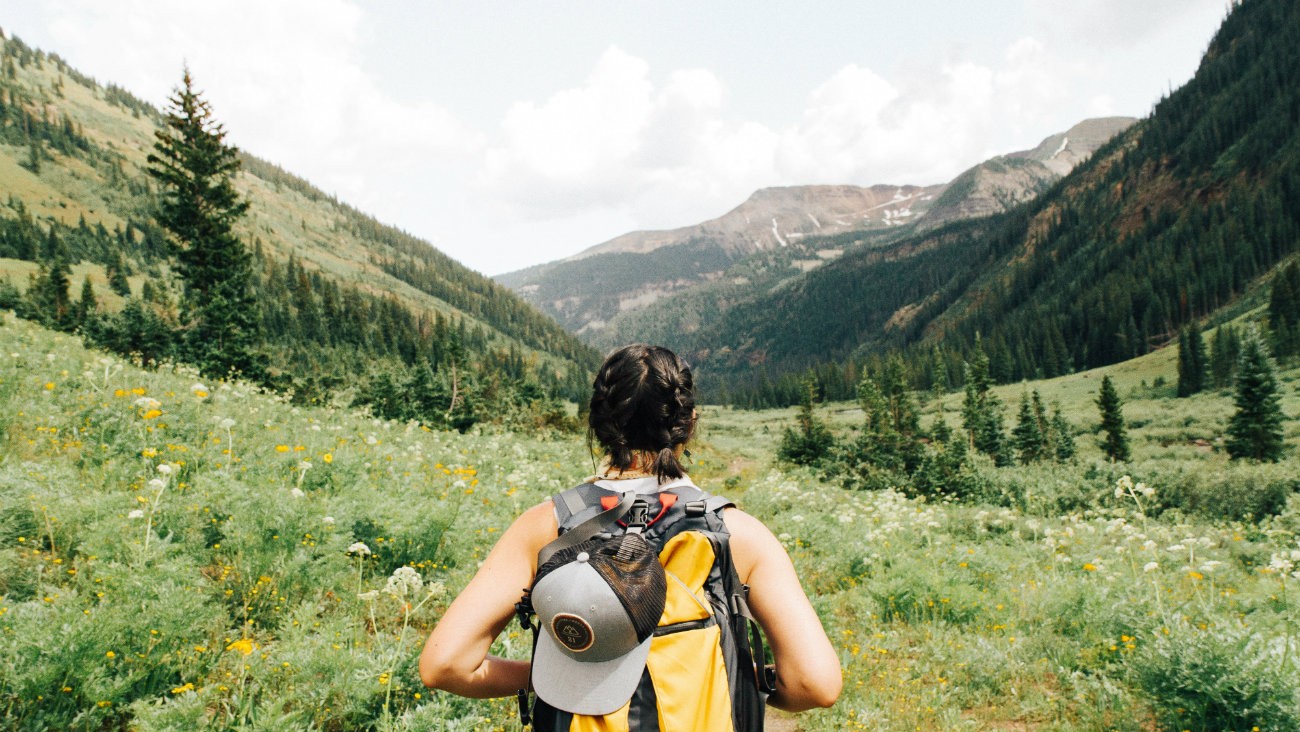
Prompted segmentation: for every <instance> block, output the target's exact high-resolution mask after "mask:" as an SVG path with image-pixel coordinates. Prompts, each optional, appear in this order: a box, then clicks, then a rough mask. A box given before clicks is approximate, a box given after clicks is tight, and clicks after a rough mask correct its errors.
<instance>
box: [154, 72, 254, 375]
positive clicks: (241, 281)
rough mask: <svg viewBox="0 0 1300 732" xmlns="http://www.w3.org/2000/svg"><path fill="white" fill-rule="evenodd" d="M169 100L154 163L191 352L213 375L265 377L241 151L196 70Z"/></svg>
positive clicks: (186, 342)
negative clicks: (239, 188) (244, 234)
mask: <svg viewBox="0 0 1300 732" xmlns="http://www.w3.org/2000/svg"><path fill="white" fill-rule="evenodd" d="M168 101H169V102H170V105H171V106H170V108H169V109H168V110H167V116H166V118H165V119H164V123H165V126H164V127H163V129H161V130H158V131H157V132H156V133H154V134H155V137H156V139H155V141H154V151H153V153H151V154H150V155H149V158H148V160H149V174H150V175H151V176H153V178H155V179H156V180H157V181H158V182H159V183H160V184H161V188H162V195H161V201H160V202H159V208H158V214H157V219H158V222H159V223H160V224H161V225H162V226H163V227H164V228H165V229H167V231H168V232H170V233H171V235H172V236H173V237H174V239H175V242H176V244H177V245H178V246H177V259H178V260H179V264H180V267H179V270H180V274H181V277H182V279H183V280H184V282H185V290H184V297H183V313H184V318H185V323H184V325H185V332H184V350H185V353H184V356H185V357H186V358H187V359H188V360H191V361H193V362H194V363H195V364H197V365H198V367H199V369H200V371H202V372H203V373H204V374H206V375H209V376H216V377H224V376H228V375H229V374H231V373H232V372H237V373H241V374H243V375H244V376H246V377H248V378H253V379H260V378H262V376H263V374H264V370H265V365H264V364H265V356H264V355H260V354H258V353H257V346H258V344H259V342H260V333H259V318H258V313H257V303H256V300H255V298H254V295H253V292H252V289H251V286H252V278H253V266H252V256H251V255H250V254H249V252H248V249H247V248H246V247H245V246H244V244H243V242H241V241H240V240H239V238H238V237H237V236H235V233H234V225H235V222H236V221H238V220H239V218H240V217H241V216H243V215H244V212H245V211H247V210H248V203H247V202H246V201H243V200H242V199H241V198H240V196H239V194H238V193H237V192H236V191H235V186H234V184H233V182H232V179H233V178H234V176H235V174H236V172H237V171H238V170H239V159H238V157H237V156H236V153H237V151H236V150H235V148H233V147H231V146H229V145H226V144H225V141H224V140H225V136H226V132H225V129H224V128H223V127H222V125H221V124H220V123H219V122H217V121H216V120H215V119H214V118H213V116H212V107H211V105H210V104H209V103H208V102H207V101H206V100H205V99H203V98H202V96H201V94H200V92H199V91H197V90H196V89H195V88H194V81H193V79H191V77H190V72H189V69H185V73H184V76H183V77H182V80H181V85H180V86H179V87H178V88H177V89H176V90H175V94H174V95H173V96H172V97H171V98H170V99H169V100H168Z"/></svg>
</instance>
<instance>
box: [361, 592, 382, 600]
mask: <svg viewBox="0 0 1300 732" xmlns="http://www.w3.org/2000/svg"><path fill="white" fill-rule="evenodd" d="M378 597H379V590H370V591H369V592H362V593H360V594H358V595H357V598H358V599H360V600H363V601H365V602H374V601H375V600H376V599H377V598H378Z"/></svg>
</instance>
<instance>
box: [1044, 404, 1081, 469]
mask: <svg viewBox="0 0 1300 732" xmlns="http://www.w3.org/2000/svg"><path fill="white" fill-rule="evenodd" d="M1049 430H1050V431H1049V434H1050V438H1049V439H1050V442H1051V445H1052V453H1053V455H1055V456H1056V461H1057V462H1061V463H1064V462H1068V461H1070V460H1072V459H1073V458H1074V453H1075V447H1074V427H1072V426H1071V425H1070V423H1069V422H1068V421H1066V419H1065V415H1063V414H1061V405H1060V404H1056V405H1054V407H1053V409H1052V420H1051V422H1050V423H1049Z"/></svg>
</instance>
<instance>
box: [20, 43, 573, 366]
mask: <svg viewBox="0 0 1300 732" xmlns="http://www.w3.org/2000/svg"><path fill="white" fill-rule="evenodd" d="M17 73H18V79H17V80H18V82H19V83H20V84H21V85H22V86H23V87H24V88H26V89H28V90H30V91H33V92H35V95H37V96H38V97H39V98H41V99H42V101H43V102H44V103H45V104H46V105H47V108H48V109H49V110H51V111H52V112H53V113H54V114H55V115H56V116H58V115H62V114H64V113H67V114H68V115H69V116H70V117H71V118H72V119H73V120H74V121H75V122H76V123H77V124H79V125H80V127H81V131H82V132H83V134H85V135H86V136H87V137H88V138H90V140H91V141H92V142H93V143H94V144H95V145H97V146H99V147H101V148H103V149H106V150H110V151H112V152H114V153H116V154H118V155H120V156H121V158H122V167H123V171H124V177H125V178H126V179H139V180H143V179H145V178H146V177H147V176H146V174H145V166H146V161H145V158H146V156H147V155H148V154H149V152H150V151H151V150H152V147H153V141H154V136H153V133H154V130H155V123H154V121H153V120H152V119H150V118H149V117H147V116H143V115H142V116H140V117H133V116H132V114H131V112H130V111H129V110H127V109H124V108H121V107H117V106H114V105H112V104H110V103H108V102H106V101H105V100H104V98H103V96H104V92H103V89H102V88H100V87H98V86H96V87H95V88H93V89H92V88H88V87H86V86H83V85H81V84H78V83H76V82H75V81H74V80H73V79H71V78H68V77H66V76H63V75H62V74H61V73H60V72H59V71H58V69H57V68H56V65H55V64H54V63H53V62H52V61H50V60H48V59H47V60H46V61H45V62H44V63H43V64H42V67H41V68H39V69H38V68H36V66H35V65H34V64H31V65H28V66H27V67H26V68H18V69H17ZM60 78H62V84H61V90H62V91H61V96H60V95H59V94H56V93H55V92H54V91H53V88H54V85H55V83H56V82H57V81H58V80H59V79H60ZM217 117H218V118H220V110H217ZM46 152H47V153H48V154H50V155H51V156H52V157H53V158H54V160H52V161H46V162H45V163H44V164H43V165H42V166H41V170H40V173H39V174H34V173H32V172H31V171H30V170H28V169H27V168H25V167H23V166H22V165H21V163H23V162H25V161H26V160H27V157H28V154H29V153H28V149H27V148H26V147H25V146H8V145H0V189H2V190H4V191H5V193H6V194H7V195H6V196H5V197H4V198H3V199H0V215H4V216H12V215H13V214H14V211H13V210H12V209H11V208H10V207H9V205H8V202H9V201H8V199H9V196H10V195H12V197H13V198H14V199H17V200H20V201H22V202H23V204H24V205H25V206H26V207H27V209H28V210H29V211H30V212H31V214H32V215H33V217H34V218H36V219H37V220H38V221H41V220H58V221H60V222H62V223H64V224H67V225H70V226H75V225H76V224H77V222H78V221H79V220H80V218H81V217H82V216H84V217H85V218H86V221H87V222H88V223H89V224H90V225H92V226H93V225H94V224H96V223H103V225H104V226H105V228H107V229H108V230H110V231H111V230H113V229H114V228H115V227H116V226H119V225H125V220H126V218H128V217H135V218H137V219H140V218H144V217H146V216H147V213H146V208H145V206H147V201H145V200H143V199H141V198H136V197H132V196H131V195H129V194H128V193H127V192H126V191H124V190H122V189H120V188H116V187H114V186H112V185H110V183H109V182H108V181H107V180H106V179H105V176H104V175H103V173H102V172H101V171H99V170H96V169H95V168H93V167H91V166H89V165H87V164H85V163H84V162H82V161H80V160H78V159H76V158H71V157H68V156H64V155H61V154H59V153H58V152H56V151H53V150H50V149H48V148H47V149H46ZM286 177H287V176H286ZM298 183H299V184H301V185H285V184H283V183H277V182H276V181H274V180H267V179H264V178H262V177H259V176H258V175H256V174H255V173H253V172H250V171H249V170H248V169H246V170H244V171H243V172H241V173H240V175H239V176H238V178H237V180H236V188H237V189H238V190H239V192H240V193H241V194H242V195H243V196H245V197H246V199H247V200H248V201H249V203H250V209H249V213H248V215H247V216H245V217H244V219H243V220H242V221H241V222H240V224H239V227H238V233H239V234H240V235H241V237H242V238H243V239H244V241H245V242H247V243H250V244H251V243H252V242H253V241H255V240H260V241H261V242H262V243H263V245H264V246H265V247H266V249H267V250H268V251H269V252H271V253H272V254H273V255H274V256H278V257H280V258H287V257H288V256H289V255H291V254H292V255H293V256H295V257H297V258H298V259H299V260H300V261H301V262H302V263H303V264H304V265H305V266H306V267H307V268H308V270H311V269H313V268H314V269H319V270H321V271H323V272H326V273H328V274H329V275H332V276H333V277H335V278H336V279H338V280H341V281H342V282H345V283H350V284H354V285H359V286H360V287H362V288H363V289H364V290H366V291H369V292H371V293H374V294H379V295H383V294H387V293H393V294H395V295H396V296H397V297H398V299H399V300H401V301H402V302H403V303H404V304H406V305H407V306H408V307H411V308H412V309H413V310H415V311H416V312H421V311H423V312H426V313H430V314H432V313H434V312H441V313H443V314H444V315H448V316H457V317H460V318H462V319H464V321H465V323H466V325H467V326H469V327H473V326H474V325H475V324H482V325H483V326H484V328H485V330H486V331H487V332H488V333H489V334H491V340H492V342H493V343H494V344H495V345H497V346H500V347H506V346H508V345H509V344H511V343H512V342H513V343H515V344H516V345H518V346H519V347H520V349H521V351H523V352H524V353H526V354H530V355H531V356H532V357H533V358H535V359H537V361H538V362H539V363H540V364H551V365H552V366H553V367H557V368H560V369H562V370H563V369H564V368H566V367H567V364H566V363H565V362H564V361H563V360H562V359H560V358H557V357H556V356H554V355H552V354H549V353H546V352H544V351H540V350H537V349H536V348H533V347H531V346H529V345H527V344H525V343H522V342H520V341H519V340H518V339H517V338H515V337H512V336H511V335H509V334H504V333H502V332H501V331H499V330H497V329H494V328H493V326H492V325H491V324H488V323H486V322H482V321H481V320H480V319H478V318H476V317H474V316H473V315H471V314H469V313H466V312H463V311H462V310H460V309H458V308H457V307H456V306H455V305H454V304H450V303H447V302H445V301H443V300H441V299H438V298H435V297H433V296H431V295H428V294H426V293H424V292H421V291H419V290H418V289H416V288H414V287H411V286H410V285H408V284H406V283H403V282H400V281H398V280H397V279H395V278H394V277H392V276H390V275H388V274H387V273H385V272H384V271H383V270H382V269H381V268H380V267H379V266H378V265H376V264H375V263H373V262H372V261H371V255H372V254H378V255H381V256H390V257H392V256H395V255H396V252H394V251H392V250H390V249H389V248H388V247H386V246H383V245H380V244H378V243H376V242H374V241H369V240H366V239H364V238H362V237H360V236H356V235H353V234H352V233H351V231H350V230H349V226H348V223H349V221H350V220H351V219H354V218H355V217H356V213H355V212H350V211H348V210H345V208H344V207H342V206H341V205H340V204H339V203H338V202H337V201H335V200H333V199H331V198H330V197H329V196H327V195H325V194H323V193H321V192H320V191H317V190H315V189H312V188H310V187H309V186H307V185H306V184H305V183H303V182H301V181H298ZM304 191H307V192H309V193H310V194H311V195H305V194H304ZM447 268H448V269H449V270H450V274H451V275H452V276H453V277H464V278H474V279H483V280H484V281H485V282H486V278H483V277H482V276H481V275H479V274H477V273H473V272H471V271H469V270H467V269H464V268H463V267H460V265H455V264H449V265H448V266H447ZM22 269H23V268H22V267H21V266H15V265H14V263H13V262H12V261H7V260H0V277H4V276H5V275H11V276H10V280H11V281H12V282H13V283H14V284H15V285H17V286H18V287H19V288H25V287H26V282H27V280H26V276H25V274H23V276H16V275H18V274H20V270H22ZM93 269H94V271H95V273H96V276H98V277H99V279H101V280H102V279H103V277H102V274H103V272H102V267H94V268H93ZM80 283H81V280H80V279H79V278H78V279H74V280H73V285H74V287H78V286H80ZM499 289H500V291H501V293H506V292H507V291H506V290H505V289H504V288H499ZM103 292H105V290H100V289H98V288H97V293H99V294H102V293H103ZM509 296H510V297H514V296H513V295H509ZM110 301H111V298H110ZM110 304H111V302H110ZM556 333H557V334H560V333H561V331H560V329H559V328H558V326H556ZM557 337H558V336H557ZM563 337H567V336H563Z"/></svg>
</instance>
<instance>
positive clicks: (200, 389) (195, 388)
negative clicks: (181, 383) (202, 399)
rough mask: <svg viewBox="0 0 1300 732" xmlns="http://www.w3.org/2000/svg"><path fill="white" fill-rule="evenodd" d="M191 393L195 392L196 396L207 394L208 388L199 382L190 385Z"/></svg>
mask: <svg viewBox="0 0 1300 732" xmlns="http://www.w3.org/2000/svg"><path fill="white" fill-rule="evenodd" d="M190 391H192V392H194V393H195V394H199V393H203V394H207V393H208V387H206V386H204V385H203V384H200V383H198V382H195V383H193V384H190Z"/></svg>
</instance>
